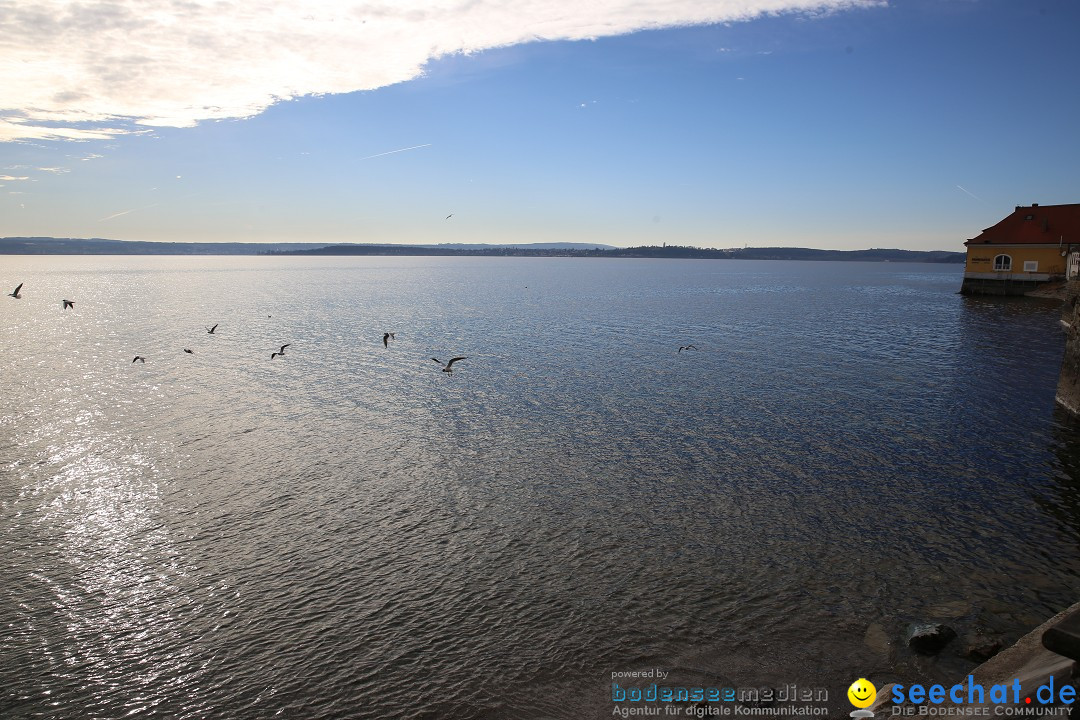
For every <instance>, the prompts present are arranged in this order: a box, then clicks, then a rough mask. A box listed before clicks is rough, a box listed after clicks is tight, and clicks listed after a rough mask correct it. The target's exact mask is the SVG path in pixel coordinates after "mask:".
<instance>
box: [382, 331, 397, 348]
mask: <svg viewBox="0 0 1080 720" xmlns="http://www.w3.org/2000/svg"><path fill="white" fill-rule="evenodd" d="M387 340H397V338H396V337H394V333H388V332H384V333H383V334H382V344H383V347H390V346H389V345H387V344H386V341H387Z"/></svg>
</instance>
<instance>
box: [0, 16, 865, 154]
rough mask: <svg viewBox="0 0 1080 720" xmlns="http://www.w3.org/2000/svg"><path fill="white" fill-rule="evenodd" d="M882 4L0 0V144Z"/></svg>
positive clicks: (108, 134)
mask: <svg viewBox="0 0 1080 720" xmlns="http://www.w3.org/2000/svg"><path fill="white" fill-rule="evenodd" d="M884 4H885V0H595V1H594V2H589V3H582V2H578V1H577V0H519V1H518V2H513V3H499V2H477V1H476V0H443V1H442V2H439V3H431V2H430V1H429V0H399V1H391V0H374V1H373V2H368V3H358V2H355V1H352V2H350V1H349V0H282V1H280V2H275V3H273V4H272V5H266V6H263V7H262V8H261V9H259V8H258V6H253V5H252V4H250V3H230V2H208V1H204V0H193V1H191V2H179V1H178V0H112V1H111V2H93V1H92V0H19V2H17V3H12V2H7V3H3V4H2V5H0V8H2V9H0V17H2V21H3V28H4V31H3V37H2V39H0V49H2V51H0V141H15V140H19V141H29V140H101V139H107V138H112V137H116V136H119V135H124V134H130V133H133V132H146V128H147V127H152V126H157V127H190V126H192V125H195V124H196V123H198V122H199V121H201V120H213V119H223V118H244V117H250V116H253V115H256V114H258V113H260V112H262V111H263V110H265V109H266V108H267V107H269V106H270V105H273V104H274V103H276V102H279V101H282V100H287V99H291V98H296V97H302V96H305V95H320V94H330V93H347V92H354V91H358V90H374V89H376V88H380V87H385V86H387V85H392V84H395V83H400V82H404V81H407V80H410V79H412V78H415V77H417V76H419V75H421V74H422V73H423V68H424V65H425V64H426V63H427V62H428V61H430V60H432V59H434V58H438V57H442V56H445V55H450V54H454V53H472V52H477V51H480V50H485V49H489V48H496V47H505V46H509V45H515V44H519V43H524V42H534V41H542V40H582V39H589V38H596V37H602V36H610V35H621V34H625V33H630V32H634V31H637V30H643V29H654V28H665V27H679V26H689V25H701V24H709V23H723V22H738V21H746V20H752V19H754V18H757V17H761V16H764V15H775V14H780V13H807V14H812V15H817V14H821V13H824V12H835V11H839V10H846V9H851V8H856V7H869V6H878V5H884Z"/></svg>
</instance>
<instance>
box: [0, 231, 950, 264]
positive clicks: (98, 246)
mask: <svg viewBox="0 0 1080 720" xmlns="http://www.w3.org/2000/svg"><path fill="white" fill-rule="evenodd" d="M0 254H5V255H267V254H270V255H394V256H402V255H463V256H489V257H491V256H495V257H622V258H673V259H677V258H694V259H727V260H861V261H864V262H867V261H868V262H930V263H963V262H964V259H965V254H964V253H962V252H948V251H945V250H888V249H871V250H814V249H810V248H784V247H781V248H734V249H726V250H720V249H715V248H697V247H690V246H680V245H646V246H641V247H632V248H617V247H613V246H611V245H602V244H592V243H524V244H516V245H515V244H506V245H486V244H475V245H471V244H464V243H457V244H449V243H444V244H439V245H377V244H360V243H355V244H353V243H350V244H341V245H318V244H315V243H198V242H190V243H165V242H147V241H140V240H108V239H104V238H51V237H6V238H0Z"/></svg>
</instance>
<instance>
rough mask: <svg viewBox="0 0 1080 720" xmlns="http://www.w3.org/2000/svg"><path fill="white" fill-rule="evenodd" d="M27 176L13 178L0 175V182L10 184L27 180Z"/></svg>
mask: <svg viewBox="0 0 1080 720" xmlns="http://www.w3.org/2000/svg"><path fill="white" fill-rule="evenodd" d="M29 179H30V178H29V177H28V176H25V175H23V176H15V175H0V180H3V181H5V182H11V181H12V180H29Z"/></svg>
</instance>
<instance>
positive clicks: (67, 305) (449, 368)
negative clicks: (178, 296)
mask: <svg viewBox="0 0 1080 720" xmlns="http://www.w3.org/2000/svg"><path fill="white" fill-rule="evenodd" d="M447 219H448V220H449V219H450V215H448V216H447ZM23 285H24V283H19V284H18V286H16V288H15V290H13V291H12V292H9V293H8V297H13V298H15V299H16V300H20V299H22V288H23ZM63 309H64V310H74V309H75V301H74V300H68V299H66V298H65V299H64V304H63ZM266 317H268V318H269V317H271V316H270V315H267V316H266ZM220 325H221V323H214V324H213V325H211V326H210V327H207V328H206V332H207V334H208V335H215V334H216V332H217V329H218V327H219V326H220ZM396 339H397V335H396V333H394V332H384V333H383V336H382V344H383V347H384V348H386V349H389V348H390V341H391V340H396ZM291 345H292V343H285V344H284V345H282V346H281V347H280V348H279V349H278V350H276V351H274V352H271V353H270V359H271V360H275V359H277V358H279V357H285V348H287V347H289V346H291ZM697 349H698V348H697V347H696V346H695V345H680V346H679V349H678V350H677V351H676V352H677V353H682V351H684V350H688V351H689V350H697ZM184 352H185V353H187V354H188V355H194V354H195V351H194V350H191V349H190V348H184ZM431 359H432V360H434V361H435V362H436V363H438V364H439V365H440V366H441V370H442V371H443V372H444V373H447V374H452V373H453V372H454V369H453V365H454V363H456V362H460V361H461V360H468V359H469V358H468V356H467V355H459V356H457V357H452V358H450V359H449V360H447V361H446V362H445V363H444V362H443V361H442V360H440V359H438V358H435V357H433V358H431ZM131 362H132V364H134V363H137V362H138V363H146V357H145V356H143V355H136V356H135V358H134V359H133V360H132V361H131Z"/></svg>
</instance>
